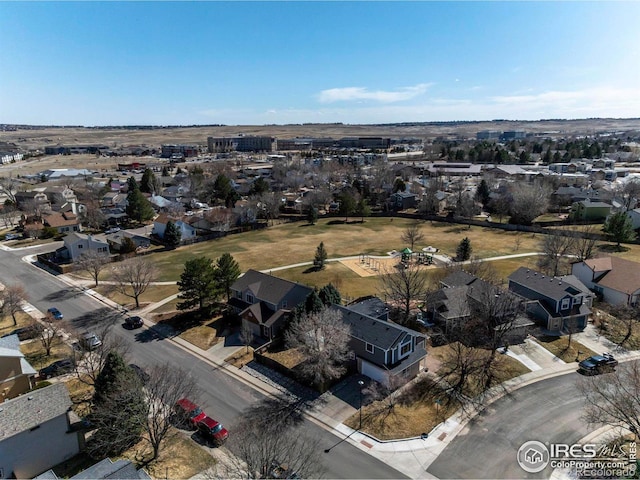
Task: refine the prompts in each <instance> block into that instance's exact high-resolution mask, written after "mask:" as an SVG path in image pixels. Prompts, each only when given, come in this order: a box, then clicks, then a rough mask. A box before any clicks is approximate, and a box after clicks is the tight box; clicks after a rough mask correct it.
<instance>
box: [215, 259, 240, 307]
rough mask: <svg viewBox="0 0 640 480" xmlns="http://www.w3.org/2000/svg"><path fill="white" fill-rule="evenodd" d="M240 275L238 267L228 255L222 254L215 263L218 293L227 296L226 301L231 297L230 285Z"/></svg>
mask: <svg viewBox="0 0 640 480" xmlns="http://www.w3.org/2000/svg"><path fill="white" fill-rule="evenodd" d="M240 273H241V272H240V265H238V262H236V260H235V259H234V258H233V256H232V255H231V254H230V253H223V254H222V255H221V256H220V257H219V258H218V260H217V261H216V267H215V279H216V285H217V288H218V290H219V291H221V292H224V293H226V294H227V301H229V299H230V297H231V285H233V282H235V281H236V280H237V279H238V277H239V276H240Z"/></svg>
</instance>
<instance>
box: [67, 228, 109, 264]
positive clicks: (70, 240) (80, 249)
mask: <svg viewBox="0 0 640 480" xmlns="http://www.w3.org/2000/svg"><path fill="white" fill-rule="evenodd" d="M64 248H66V249H67V252H68V255H69V258H70V259H71V260H73V261H75V260H77V259H78V258H80V257H81V256H82V254H84V253H88V252H98V253H101V254H104V255H109V244H108V243H107V242H106V241H105V240H101V239H99V238H96V237H94V236H93V235H85V234H83V233H78V232H73V233H70V234H68V235H65V237H64Z"/></svg>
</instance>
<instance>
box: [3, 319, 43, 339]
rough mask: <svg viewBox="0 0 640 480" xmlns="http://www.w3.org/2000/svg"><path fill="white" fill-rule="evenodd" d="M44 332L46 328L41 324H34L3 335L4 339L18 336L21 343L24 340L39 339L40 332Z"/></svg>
mask: <svg viewBox="0 0 640 480" xmlns="http://www.w3.org/2000/svg"><path fill="white" fill-rule="evenodd" d="M43 330H44V327H43V326H42V325H40V324H39V323H32V324H30V325H27V326H26V327H21V328H16V329H15V330H12V331H11V332H9V333H7V334H6V335H3V337H8V336H9V335H18V340H20V341H21V342H22V341H23V340H31V339H32V338H37V337H38V335H40V332H42V331H43Z"/></svg>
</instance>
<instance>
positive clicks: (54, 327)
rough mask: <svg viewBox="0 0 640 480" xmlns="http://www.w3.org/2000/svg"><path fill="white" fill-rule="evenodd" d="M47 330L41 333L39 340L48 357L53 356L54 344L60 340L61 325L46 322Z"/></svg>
mask: <svg viewBox="0 0 640 480" xmlns="http://www.w3.org/2000/svg"><path fill="white" fill-rule="evenodd" d="M45 325H46V326H45V328H44V329H43V330H41V331H40V335H38V339H39V340H40V343H41V344H42V348H44V350H45V352H46V355H47V357H48V356H49V355H51V348H53V344H54V343H55V340H56V338H59V336H60V333H61V325H60V324H59V323H54V322H46V324H45Z"/></svg>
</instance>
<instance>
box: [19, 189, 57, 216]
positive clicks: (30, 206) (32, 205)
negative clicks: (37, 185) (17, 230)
mask: <svg viewBox="0 0 640 480" xmlns="http://www.w3.org/2000/svg"><path fill="white" fill-rule="evenodd" d="M15 197H16V203H17V204H18V207H19V208H20V209H21V210H24V211H28V212H32V211H34V210H37V211H42V212H43V211H48V210H51V202H50V201H49V197H48V196H47V194H46V193H44V192H38V191H36V190H30V191H28V192H16V194H15Z"/></svg>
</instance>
